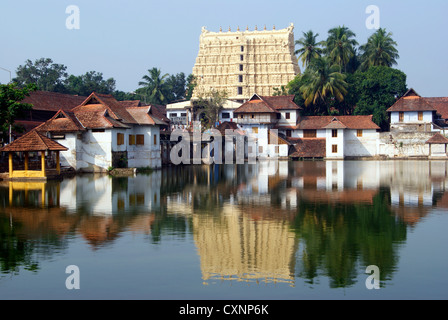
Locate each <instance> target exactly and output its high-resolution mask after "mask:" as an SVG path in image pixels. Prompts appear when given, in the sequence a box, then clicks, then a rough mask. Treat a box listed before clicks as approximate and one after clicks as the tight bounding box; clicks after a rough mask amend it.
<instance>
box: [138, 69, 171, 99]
mask: <svg viewBox="0 0 448 320" xmlns="http://www.w3.org/2000/svg"><path fill="white" fill-rule="evenodd" d="M168 77H169V75H168V74H167V73H166V74H164V75H162V72H161V71H160V69H157V68H152V69H149V70H148V74H146V75H144V76H143V77H142V79H143V81H140V82H139V83H138V85H139V86H142V87H143V88H139V89H137V91H136V92H137V93H138V94H140V95H142V96H144V101H145V102H146V103H151V104H164V103H166V101H167V94H168V93H167V92H168V86H167V83H166V79H167V78H168Z"/></svg>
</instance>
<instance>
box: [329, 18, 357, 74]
mask: <svg viewBox="0 0 448 320" xmlns="http://www.w3.org/2000/svg"><path fill="white" fill-rule="evenodd" d="M355 37H356V35H355V33H354V32H353V31H351V30H350V29H349V28H348V27H346V26H339V27H335V28H332V29H330V30H329V31H328V37H327V40H326V42H325V52H326V55H327V56H328V57H330V59H331V62H332V63H334V64H337V65H338V66H339V71H340V72H342V71H344V72H346V71H347V70H346V67H347V64H348V63H349V61H350V59H351V58H352V57H353V56H355V52H356V51H355V49H356V46H357V45H358V42H357V41H356V40H355V39H354V38H355Z"/></svg>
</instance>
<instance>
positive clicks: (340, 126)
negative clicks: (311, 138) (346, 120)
mask: <svg viewBox="0 0 448 320" xmlns="http://www.w3.org/2000/svg"><path fill="white" fill-rule="evenodd" d="M346 128H347V126H346V125H344V124H343V123H342V122H341V121H339V120H338V119H337V118H333V119H332V120H331V122H330V123H329V124H327V125H326V126H325V129H346Z"/></svg>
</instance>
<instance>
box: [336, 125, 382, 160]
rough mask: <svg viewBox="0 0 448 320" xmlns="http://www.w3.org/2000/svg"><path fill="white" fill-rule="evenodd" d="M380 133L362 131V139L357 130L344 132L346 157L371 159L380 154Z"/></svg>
mask: <svg viewBox="0 0 448 320" xmlns="http://www.w3.org/2000/svg"><path fill="white" fill-rule="evenodd" d="M378 139H379V133H378V132H376V130H362V137H358V136H357V130H351V129H346V130H345V132H344V156H346V157H370V156H376V155H377V154H378Z"/></svg>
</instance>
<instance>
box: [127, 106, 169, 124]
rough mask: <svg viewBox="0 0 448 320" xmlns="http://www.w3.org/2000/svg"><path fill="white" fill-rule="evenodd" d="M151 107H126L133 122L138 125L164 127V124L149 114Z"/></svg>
mask: <svg viewBox="0 0 448 320" xmlns="http://www.w3.org/2000/svg"><path fill="white" fill-rule="evenodd" d="M150 109H151V106H146V107H128V108H126V110H127V112H128V113H129V114H130V115H131V116H132V118H134V120H135V121H136V122H137V123H138V124H140V125H145V124H146V125H148V124H149V125H154V124H158V125H166V123H165V122H164V121H162V120H160V119H159V118H157V117H155V116H154V115H152V114H150Z"/></svg>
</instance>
